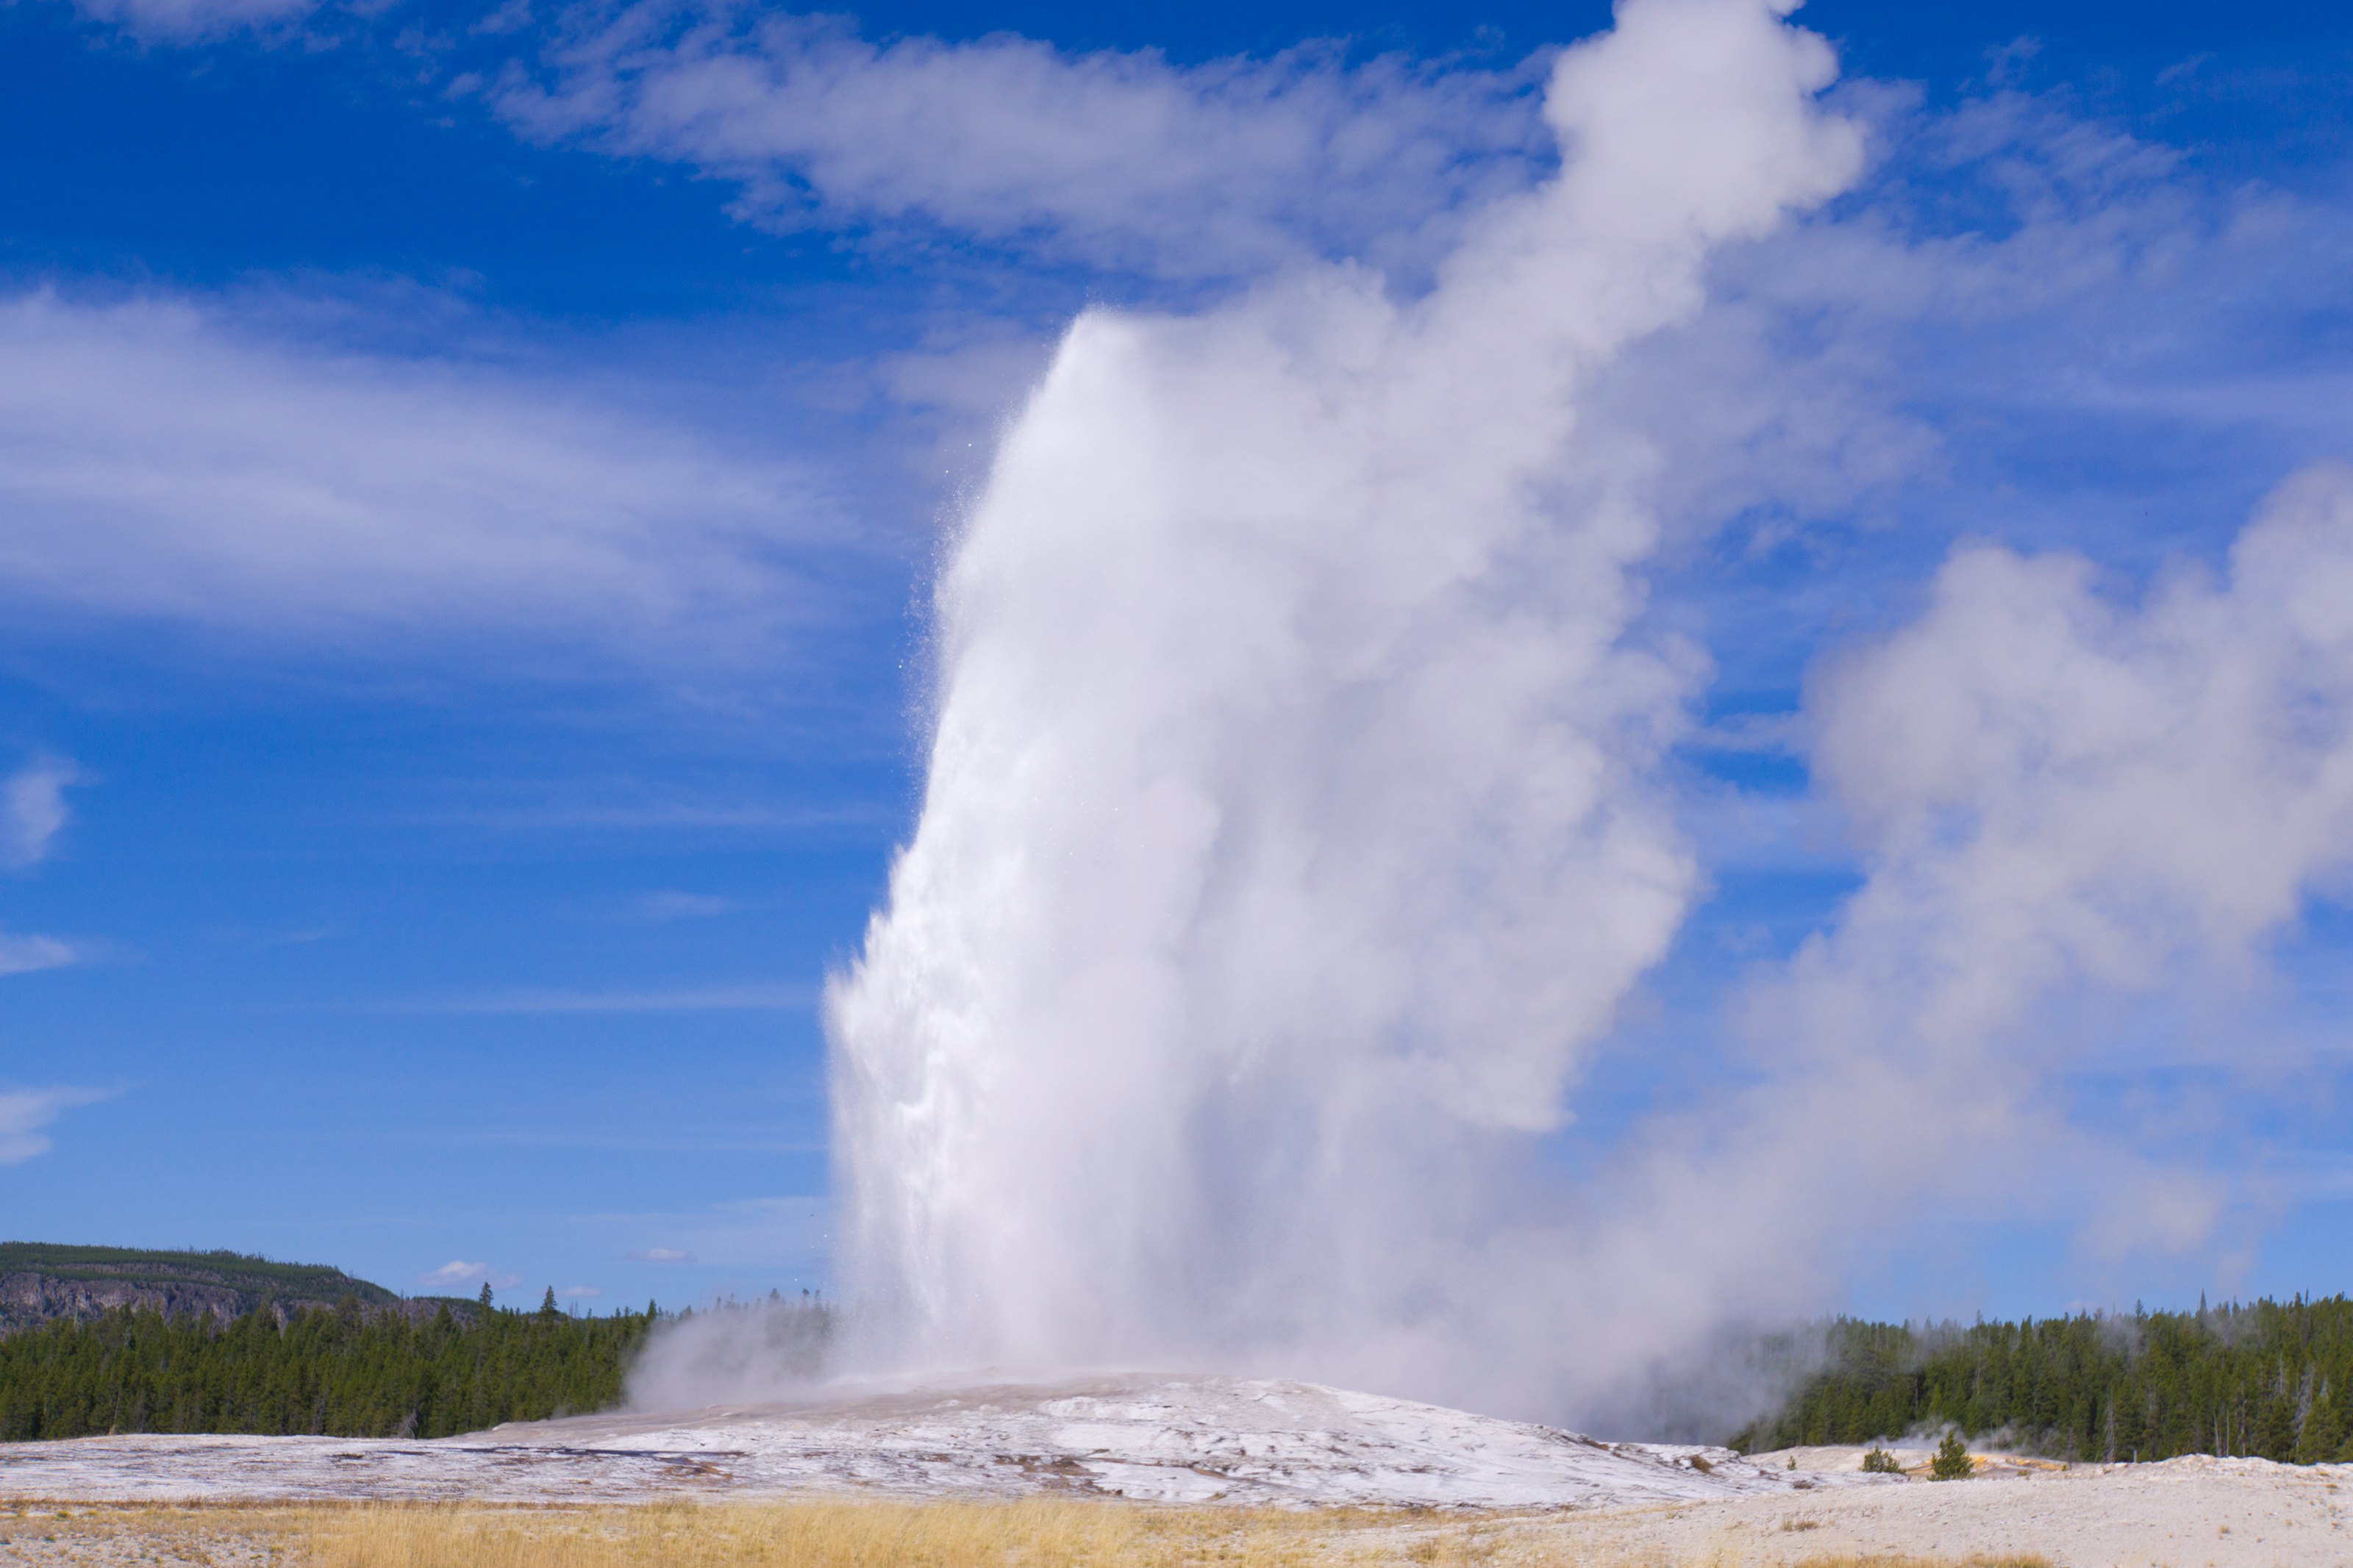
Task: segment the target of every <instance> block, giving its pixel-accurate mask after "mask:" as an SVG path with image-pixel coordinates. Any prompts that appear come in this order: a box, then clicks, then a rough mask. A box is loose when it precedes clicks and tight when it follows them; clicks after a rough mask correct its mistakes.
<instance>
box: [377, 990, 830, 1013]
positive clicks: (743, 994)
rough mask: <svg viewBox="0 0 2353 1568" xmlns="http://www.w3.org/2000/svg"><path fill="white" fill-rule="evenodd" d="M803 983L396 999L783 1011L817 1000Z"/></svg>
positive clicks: (420, 1008)
mask: <svg viewBox="0 0 2353 1568" xmlns="http://www.w3.org/2000/svg"><path fill="white" fill-rule="evenodd" d="M816 1001H817V993H816V991H815V989H814V988H812V987H810V986H807V985H776V984H748V985H708V986H702V987H699V988H692V989H687V990H679V991H567V990H558V989H552V988H551V989H541V988H528V987H527V988H521V989H517V990H512V991H497V992H491V993H488V994H483V995H479V996H451V997H446V998H440V999H437V1000H427V1001H417V1002H400V1003H396V1004H392V1005H390V1006H389V1008H388V1010H389V1011H394V1012H401V1013H480V1014H505V1013H512V1014H530V1013H729V1012H768V1011H774V1012H788V1011H791V1010H793V1009H796V1008H800V1007H809V1006H813V1005H816Z"/></svg>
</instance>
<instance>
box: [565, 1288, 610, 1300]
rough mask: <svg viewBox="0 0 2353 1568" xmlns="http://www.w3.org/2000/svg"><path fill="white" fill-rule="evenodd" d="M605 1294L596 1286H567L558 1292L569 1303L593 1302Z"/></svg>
mask: <svg viewBox="0 0 2353 1568" xmlns="http://www.w3.org/2000/svg"><path fill="white" fill-rule="evenodd" d="M604 1293H605V1292H604V1291H603V1290H602V1289H599V1288H598V1287H596V1286H595V1285H566V1286H565V1288H564V1289H561V1290H559V1291H557V1292H556V1294H557V1295H559V1296H561V1297H563V1298H564V1299H565V1300H567V1301H593V1300H596V1298H597V1297H599V1296H602V1295H603V1294H604Z"/></svg>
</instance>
